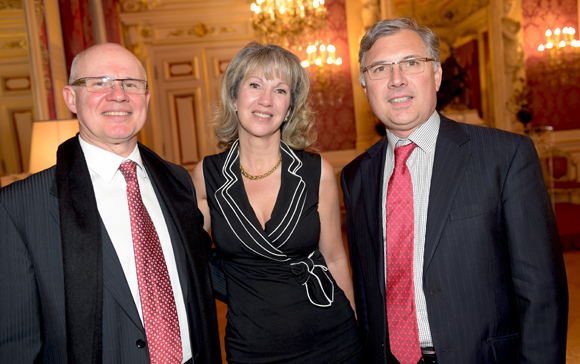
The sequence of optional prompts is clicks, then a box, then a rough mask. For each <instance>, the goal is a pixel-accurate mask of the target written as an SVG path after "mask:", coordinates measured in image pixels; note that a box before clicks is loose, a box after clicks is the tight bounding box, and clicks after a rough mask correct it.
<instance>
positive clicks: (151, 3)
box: [120, 0, 163, 13]
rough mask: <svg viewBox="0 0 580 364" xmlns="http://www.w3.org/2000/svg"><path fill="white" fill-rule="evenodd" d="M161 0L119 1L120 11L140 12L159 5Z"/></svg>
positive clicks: (161, 2)
mask: <svg viewBox="0 0 580 364" xmlns="http://www.w3.org/2000/svg"><path fill="white" fill-rule="evenodd" d="M162 4H163V1H162V0H125V1H121V6H120V12H121V13H140V12H144V11H148V10H151V9H154V8H156V7H159V6H161V5H162Z"/></svg>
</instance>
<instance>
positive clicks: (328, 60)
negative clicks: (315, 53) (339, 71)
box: [326, 57, 334, 64]
mask: <svg viewBox="0 0 580 364" xmlns="http://www.w3.org/2000/svg"><path fill="white" fill-rule="evenodd" d="M326 63H328V64H333V63H334V59H332V57H328V58H327V59H326Z"/></svg>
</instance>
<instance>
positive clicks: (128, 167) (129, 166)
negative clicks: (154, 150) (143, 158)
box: [119, 160, 137, 182]
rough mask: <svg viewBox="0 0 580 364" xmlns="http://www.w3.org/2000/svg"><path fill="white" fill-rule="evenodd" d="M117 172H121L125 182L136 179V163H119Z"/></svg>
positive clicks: (129, 161)
mask: <svg viewBox="0 0 580 364" xmlns="http://www.w3.org/2000/svg"><path fill="white" fill-rule="evenodd" d="M119 171H121V174H122V175H123V177H125V182H129V181H133V180H135V179H137V163H135V162H134V161H131V160H128V161H126V162H123V163H121V165H120V166H119Z"/></svg>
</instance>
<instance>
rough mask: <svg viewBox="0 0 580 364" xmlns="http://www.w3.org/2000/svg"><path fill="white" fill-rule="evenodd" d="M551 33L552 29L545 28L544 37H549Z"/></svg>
mask: <svg viewBox="0 0 580 364" xmlns="http://www.w3.org/2000/svg"><path fill="white" fill-rule="evenodd" d="M551 35H552V31H551V30H550V29H548V30H546V37H549V36H551Z"/></svg>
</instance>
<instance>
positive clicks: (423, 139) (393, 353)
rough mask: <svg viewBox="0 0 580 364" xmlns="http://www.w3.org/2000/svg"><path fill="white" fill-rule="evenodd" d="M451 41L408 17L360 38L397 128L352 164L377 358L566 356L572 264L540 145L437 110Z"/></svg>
mask: <svg viewBox="0 0 580 364" xmlns="http://www.w3.org/2000/svg"><path fill="white" fill-rule="evenodd" d="M439 44H440V43H439V39H438V37H437V35H436V34H435V33H434V32H433V31H431V30H430V29H428V28H426V27H419V26H418V25H417V24H416V23H415V22H414V21H413V20H411V19H408V18H399V19H394V20H384V21H381V22H379V23H377V24H375V25H374V26H373V27H371V28H370V29H369V30H368V31H367V33H366V35H365V36H364V37H363V39H362V40H361V48H360V53H359V61H360V69H361V78H360V81H361V84H362V86H363V88H364V91H365V93H366V95H367V98H368V100H369V103H370V106H371V109H372V110H373V112H374V113H375V115H377V117H378V118H379V119H380V120H381V121H382V122H383V123H384V124H385V126H386V128H387V136H386V137H385V138H383V139H382V140H381V141H379V142H378V143H377V144H375V145H374V146H372V147H371V148H370V149H369V150H368V151H367V152H366V153H364V154H362V155H360V156H359V157H357V158H356V159H355V160H354V161H353V162H351V163H350V164H349V165H348V166H346V167H345V169H344V170H343V173H342V188H343V192H344V201H345V205H346V214H347V215H346V217H347V236H348V244H349V249H350V260H351V264H352V270H353V276H354V288H355V300H356V304H357V313H358V321H359V327H360V330H361V338H362V340H363V342H364V350H363V351H364V353H365V355H366V360H365V363H397V362H400V363H404V364H415V363H418V362H420V363H424V362H426V363H435V362H436V363H439V364H464V363H478V364H482V363H524V362H525V363H564V362H565V356H566V329H567V315H568V291H567V284H566V273H565V269H564V263H563V257H562V252H561V248H560V241H559V235H558V230H557V227H556V221H555V217H554V213H553V210H552V207H551V204H550V199H549V196H548V193H547V191H546V187H545V185H544V182H543V178H542V170H541V166H540V162H539V159H538V156H537V153H536V150H535V148H534V144H533V142H532V141H531V140H530V139H529V138H528V137H526V136H522V135H518V134H513V133H509V132H505V131H501V130H497V129H492V128H485V127H477V126H472V125H468V124H461V123H456V122H454V121H452V120H449V119H447V118H446V117H444V116H442V115H440V114H438V113H437V112H436V111H435V105H436V101H437V100H436V92H437V91H438V90H439V85H440V83H441V67H440V63H439ZM399 148H400V149H399ZM405 151H408V152H409V153H408V154H410V156H409V157H408V159H406V161H405V158H407V156H404V154H405V153H404V152H405ZM397 158H402V159H401V160H400V161H402V162H400V163H396V160H397ZM395 184H397V187H393V186H394V185H395ZM403 191H404V192H406V194H405V193H402V192H403ZM386 287H388V288H386Z"/></svg>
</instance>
